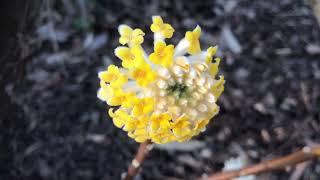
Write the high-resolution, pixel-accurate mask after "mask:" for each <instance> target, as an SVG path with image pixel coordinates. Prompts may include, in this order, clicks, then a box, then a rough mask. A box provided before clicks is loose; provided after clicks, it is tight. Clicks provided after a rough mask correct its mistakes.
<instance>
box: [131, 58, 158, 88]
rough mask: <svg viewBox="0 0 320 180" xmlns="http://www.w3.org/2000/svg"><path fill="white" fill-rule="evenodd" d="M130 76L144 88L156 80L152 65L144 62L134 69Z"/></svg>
mask: <svg viewBox="0 0 320 180" xmlns="http://www.w3.org/2000/svg"><path fill="white" fill-rule="evenodd" d="M130 75H131V77H132V78H133V79H135V80H136V81H137V83H138V85H140V86H142V87H145V86H147V85H148V84H150V83H151V82H153V81H154V80H155V78H156V74H155V72H154V71H153V70H152V69H151V67H150V65H149V64H147V63H144V62H143V63H140V64H139V65H138V66H137V67H136V68H134V69H133V70H132V71H131V73H130Z"/></svg>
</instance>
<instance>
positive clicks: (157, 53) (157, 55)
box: [149, 41, 174, 67]
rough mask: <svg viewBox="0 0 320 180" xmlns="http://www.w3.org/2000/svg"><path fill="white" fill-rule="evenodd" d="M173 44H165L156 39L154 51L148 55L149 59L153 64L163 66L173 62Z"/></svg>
mask: <svg viewBox="0 0 320 180" xmlns="http://www.w3.org/2000/svg"><path fill="white" fill-rule="evenodd" d="M173 53H174V46H173V45H171V44H170V45H168V46H167V45H166V43H164V42H162V41H157V42H156V43H155V47H154V53H152V54H151V55H150V56H149V59H150V60H151V62H153V63H154V64H159V65H161V66H164V67H169V66H171V65H172V63H173Z"/></svg>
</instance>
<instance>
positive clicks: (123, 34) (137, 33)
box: [118, 25, 144, 47]
mask: <svg viewBox="0 0 320 180" xmlns="http://www.w3.org/2000/svg"><path fill="white" fill-rule="evenodd" d="M118 31H119V34H120V38H119V43H120V44H122V45H126V44H128V45H129V46H131V47H133V46H136V45H140V44H142V43H143V36H144V32H143V31H142V30H141V29H134V30H133V29H132V28H131V27H129V26H128V25H120V26H119V28H118Z"/></svg>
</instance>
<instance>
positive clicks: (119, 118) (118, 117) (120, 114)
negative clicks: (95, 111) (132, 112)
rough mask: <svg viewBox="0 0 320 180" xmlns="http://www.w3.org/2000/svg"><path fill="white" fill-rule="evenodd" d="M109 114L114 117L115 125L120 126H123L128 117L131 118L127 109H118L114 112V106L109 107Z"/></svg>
mask: <svg viewBox="0 0 320 180" xmlns="http://www.w3.org/2000/svg"><path fill="white" fill-rule="evenodd" d="M109 116H110V117H112V119H113V123H114V125H115V126H116V127H118V128H122V127H123V126H124V125H125V124H126V122H127V121H128V119H130V118H131V117H130V116H129V114H128V113H127V112H126V111H125V110H123V109H118V110H116V112H113V108H110V109H109Z"/></svg>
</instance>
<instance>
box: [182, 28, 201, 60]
mask: <svg viewBox="0 0 320 180" xmlns="http://www.w3.org/2000/svg"><path fill="white" fill-rule="evenodd" d="M200 35H201V28H200V26H197V27H196V28H195V29H194V30H193V31H192V32H191V31H188V32H186V35H185V38H186V39H187V40H188V41H189V43H190V46H189V49H188V53H190V54H192V55H193V54H197V53H199V52H200V51H201V48H200V42H199V37H200Z"/></svg>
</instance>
